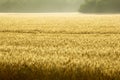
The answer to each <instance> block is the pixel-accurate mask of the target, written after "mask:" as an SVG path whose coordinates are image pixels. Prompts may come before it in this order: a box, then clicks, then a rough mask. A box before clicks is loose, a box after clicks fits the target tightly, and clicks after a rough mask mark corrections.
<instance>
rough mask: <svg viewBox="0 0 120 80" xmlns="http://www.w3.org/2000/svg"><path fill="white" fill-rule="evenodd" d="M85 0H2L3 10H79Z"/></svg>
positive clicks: (0, 7)
mask: <svg viewBox="0 0 120 80" xmlns="http://www.w3.org/2000/svg"><path fill="white" fill-rule="evenodd" d="M82 3H83V0H0V11H1V12H77V11H78V10H79V8H80V4H82Z"/></svg>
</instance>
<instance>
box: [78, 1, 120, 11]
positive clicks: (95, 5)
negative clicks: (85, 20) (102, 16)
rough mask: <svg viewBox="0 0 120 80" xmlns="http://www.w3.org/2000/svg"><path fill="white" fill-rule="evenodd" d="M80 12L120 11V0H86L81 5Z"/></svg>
mask: <svg viewBox="0 0 120 80" xmlns="http://www.w3.org/2000/svg"><path fill="white" fill-rule="evenodd" d="M80 12H84V13H118V12H120V0H85V2H84V4H82V5H81V6H80Z"/></svg>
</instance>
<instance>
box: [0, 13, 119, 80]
mask: <svg viewBox="0 0 120 80" xmlns="http://www.w3.org/2000/svg"><path fill="white" fill-rule="evenodd" d="M0 80H120V15H80V14H0Z"/></svg>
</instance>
